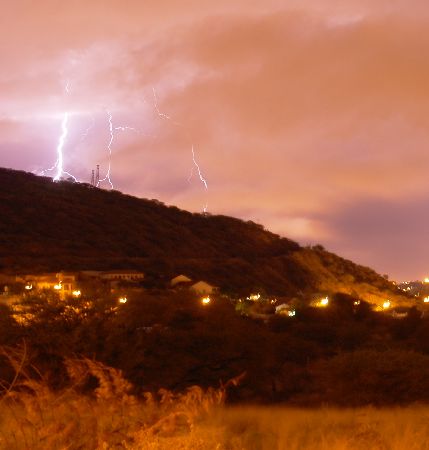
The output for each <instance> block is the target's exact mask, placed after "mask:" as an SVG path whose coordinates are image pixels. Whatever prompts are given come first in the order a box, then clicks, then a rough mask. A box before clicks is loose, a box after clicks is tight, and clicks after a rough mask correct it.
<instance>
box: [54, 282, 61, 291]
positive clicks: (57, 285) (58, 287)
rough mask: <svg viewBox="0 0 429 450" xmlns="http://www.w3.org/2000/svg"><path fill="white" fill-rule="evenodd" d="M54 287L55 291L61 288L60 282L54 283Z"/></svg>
mask: <svg viewBox="0 0 429 450" xmlns="http://www.w3.org/2000/svg"><path fill="white" fill-rule="evenodd" d="M54 289H55V290H56V291H60V290H61V283H60V284H56V285H55V286H54Z"/></svg>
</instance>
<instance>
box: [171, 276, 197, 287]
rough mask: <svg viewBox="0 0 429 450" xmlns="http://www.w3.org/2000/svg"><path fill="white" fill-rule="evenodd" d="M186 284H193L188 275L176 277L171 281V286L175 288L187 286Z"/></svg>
mask: <svg viewBox="0 0 429 450" xmlns="http://www.w3.org/2000/svg"><path fill="white" fill-rule="evenodd" d="M186 283H192V280H191V279H190V278H189V277H187V276H186V275H177V277H174V278H173V279H172V280H171V281H170V286H171V287H174V286H177V285H179V284H186Z"/></svg>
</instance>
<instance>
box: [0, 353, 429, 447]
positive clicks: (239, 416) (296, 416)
mask: <svg viewBox="0 0 429 450" xmlns="http://www.w3.org/2000/svg"><path fill="white" fill-rule="evenodd" d="M10 359H11V361H12V362H13V365H14V366H15V367H16V370H19V371H20V372H19V377H16V379H14V380H13V383H12V384H11V385H6V384H4V383H3V384H2V385H1V387H2V388H3V395H2V398H1V400H0V448H1V449H7V450H21V449H31V450H39V449H40V450H42V449H43V450H57V449H71V450H72V449H140V450H162V449H174V450H181V449H183V450H188V449H189V450H191V449H192V450H209V449H210V450H403V449H405V450H426V449H427V450H429V407H423V406H421V407H417V406H416V407H409V408H402V409H399V408H398V409H389V410H387V409H386V410H378V409H372V408H361V409H355V410H352V409H350V410H339V409H329V408H327V409H308V410H304V409H296V408H295V409H294V408H262V407H247V408H227V407H225V406H224V405H223V403H224V399H225V392H226V388H227V387H228V384H236V383H237V382H238V381H239V379H240V377H238V378H237V379H235V380H231V381H230V382H229V383H227V384H226V385H223V386H221V388H219V389H211V388H209V389H207V390H203V389H201V388H200V387H197V386H194V387H191V388H190V389H188V390H187V391H185V392H183V393H180V394H175V393H172V392H170V391H168V390H160V391H159V392H158V393H145V394H144V397H143V398H137V397H135V396H134V395H132V394H131V392H132V386H131V385H130V384H129V383H128V382H127V381H126V380H125V379H124V378H123V377H122V374H121V372H120V371H118V370H116V369H112V368H110V367H106V366H104V365H102V364H101V363H98V362H96V361H92V360H89V359H75V360H67V361H66V367H67V370H68V373H69V377H70V380H71V383H70V387H69V388H67V389H64V390H62V391H61V392H53V391H52V390H51V389H49V388H47V385H46V383H45V382H44V381H43V379H42V378H40V379H38V380H35V379H34V378H35V377H34V374H33V377H32V378H30V377H29V376H28V375H27V374H26V372H25V370H24V369H23V363H22V361H23V358H22V357H21V356H20V355H18V354H16V355H14V356H12V357H10ZM94 381H96V383H95V384H91V382H94ZM91 385H92V386H93V387H92V389H89V390H88V386H91ZM83 392H85V394H84V393H83Z"/></svg>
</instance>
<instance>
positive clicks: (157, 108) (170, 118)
mask: <svg viewBox="0 0 429 450" xmlns="http://www.w3.org/2000/svg"><path fill="white" fill-rule="evenodd" d="M152 92H153V103H154V107H155V111H156V112H157V114H158V116H159V117H160V118H161V119H164V120H168V121H170V122H171V123H173V124H174V125H175V126H177V127H180V128H182V129H184V130H185V134H186V136H187V138H188V140H190V141H191V139H189V133H188V132H187V131H186V129H185V127H184V126H183V125H182V124H181V123H180V122H177V121H175V120H173V119H172V117H171V116H169V115H168V114H165V113H163V112H162V111H161V110H160V109H159V106H158V96H157V94H156V90H155V88H154V87H152ZM191 154H192V163H193V166H192V168H191V173H190V175H189V177H188V183H190V182H191V179H192V176H193V174H194V168H195V169H196V170H197V173H198V177H199V179H200V181H201V183H202V184H203V185H204V188H205V190H206V191H208V189H209V187H208V183H207V180H206V179H205V178H204V176H203V174H202V171H201V168H200V166H199V164H198V163H197V160H196V156H195V149H194V144H193V143H191ZM207 208H208V203H206V204H205V206H204V207H203V212H204V213H206V212H207Z"/></svg>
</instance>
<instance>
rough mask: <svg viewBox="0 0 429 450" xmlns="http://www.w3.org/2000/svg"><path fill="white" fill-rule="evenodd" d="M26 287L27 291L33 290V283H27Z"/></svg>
mask: <svg viewBox="0 0 429 450" xmlns="http://www.w3.org/2000/svg"><path fill="white" fill-rule="evenodd" d="M25 289H27V291H31V289H33V285H32V284H27V285H26V286H25Z"/></svg>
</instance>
